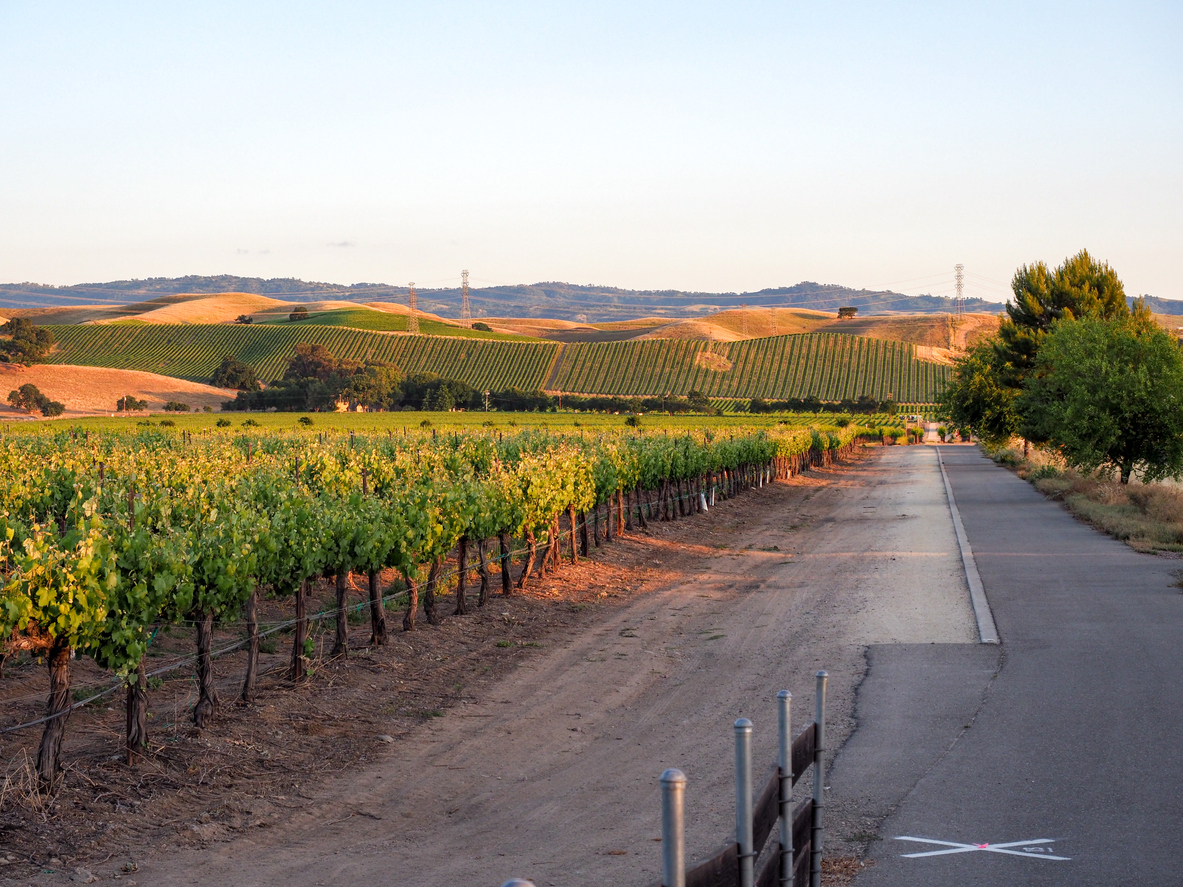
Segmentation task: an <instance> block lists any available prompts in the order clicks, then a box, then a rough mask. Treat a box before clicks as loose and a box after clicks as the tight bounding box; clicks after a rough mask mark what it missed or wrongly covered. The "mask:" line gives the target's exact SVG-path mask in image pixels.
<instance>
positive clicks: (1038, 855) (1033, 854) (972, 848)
mask: <svg viewBox="0 0 1183 887" xmlns="http://www.w3.org/2000/svg"><path fill="white" fill-rule="evenodd" d="M895 840H897V841H915V842H916V843H917V844H937V845H939V846H941V847H945V848H951V849H945V850H922V851H920V852H919V853H903V854H900V855H901V856H903V857H904V859H921V858H922V857H926V856H949V855H951V854H954V853H976V852H978V851H982V852H984V853H1005V854H1007V855H1008V856H1023V857H1026V858H1027V859H1050V860H1053V861H1056V862H1068V861H1070V860H1071V859H1072V857H1071V856H1056V855H1054V854H1053V853H1051V848H1049V847H1043V846H1036V845H1042V844H1051V843H1054V842H1055V840H1056V839H1055V838H1035V839H1034V840H1031V841H1010V842H1009V843H1006V844H962V843H959V842H957V841H937V840H934V839H933V838H914V837H912V836H910V835H900V836H898V837H896V839H895ZM1015 847H1020V848H1026V849H1020V850H1015V849H1012V848H1015Z"/></svg>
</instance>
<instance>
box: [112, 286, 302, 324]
mask: <svg viewBox="0 0 1183 887" xmlns="http://www.w3.org/2000/svg"><path fill="white" fill-rule="evenodd" d="M275 308H284V309H286V310H288V311H290V310H291V308H290V307H288V306H287V305H286V303H284V302H281V301H279V300H278V299H269V298H268V297H267V296H259V295H255V294H253V293H218V294H217V295H213V296H207V297H204V298H200V299H192V300H190V301H186V302H177V303H174V304H172V305H163V306H161V307H159V308H153V309H152V310H149V311H144V312H142V313H139V314H134V315H131V318H134V319H135V320H141V321H143V322H145V323H230V322H231V321H233V320H234V319H235V318H236V317H238V315H240V314H259V313H262V312H265V311H267V310H269V309H275ZM125 319H126V318H125Z"/></svg>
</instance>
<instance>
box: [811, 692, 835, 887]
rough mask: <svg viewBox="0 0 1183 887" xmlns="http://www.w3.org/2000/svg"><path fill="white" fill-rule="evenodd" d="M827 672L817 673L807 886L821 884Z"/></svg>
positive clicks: (815, 886) (816, 886) (818, 886)
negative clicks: (815, 732)
mask: <svg viewBox="0 0 1183 887" xmlns="http://www.w3.org/2000/svg"><path fill="white" fill-rule="evenodd" d="M829 676H830V675H829V673H827V672H824V671H819V672H818V673H817V714H816V715H815V717H814V719H815V720H816V721H817V744H816V745H815V746H814V747H813V822H812V831H811V835H812V837H811V838H810V843H809V887H821V885H822V832H823V831H824V829H823V828H822V808H823V807H825V805H826V802H825V800H824V798H823V797H822V792H823V790H824V788H825V781H826V780H825V760H824V758H825V750H826V678H828V677H829Z"/></svg>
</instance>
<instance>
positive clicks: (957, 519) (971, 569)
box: [936, 447, 998, 644]
mask: <svg viewBox="0 0 1183 887" xmlns="http://www.w3.org/2000/svg"><path fill="white" fill-rule="evenodd" d="M936 451H937V464H938V465H940V466H941V479H942V480H943V481H944V482H945V496H946V497H948V499H949V513H950V514H951V515H953V530H954V531H955V532H956V534H957V546H958V548H960V549H961V564H962V566H963V567H964V568H965V581H966V582H967V583H968V584H969V599H970V602H971V603H972V604H973V608H974V618H975V619H977V621H978V637H979V638H981V642H982V643H983V644H997V643H998V629H997V628H996V627H995V626H994V614H993V613H991V612H990V602H989V601H988V600H986V589H985V588H983V587H982V577H981V576H979V575H978V565H977V562H976V561H974V551H973V549H972V548H970V547H969V537H968V536H966V535H965V527H964V526H962V524H961V512H960V511H958V510H957V500H956V499H954V498H953V487H952V486H951V485H950V484H949V474H948V472H946V471H945V460H944V458H943V457H942V456H941V448H940V447H937V448H936Z"/></svg>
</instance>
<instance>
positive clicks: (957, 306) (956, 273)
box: [953, 262, 965, 320]
mask: <svg viewBox="0 0 1183 887" xmlns="http://www.w3.org/2000/svg"><path fill="white" fill-rule="evenodd" d="M964 271H965V266H964V265H962V264H961V263H960V262H958V263H957V264H956V265H954V266H953V279H954V280H955V281H956V282H957V298H956V300H955V301H954V303H953V306H954V310H955V311H956V312H957V319H958V320H961V288H962V286H963V285H964V283H965V275H964V273H963V272H964Z"/></svg>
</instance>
